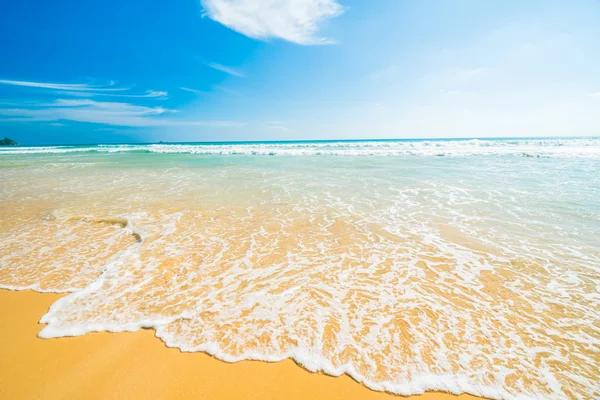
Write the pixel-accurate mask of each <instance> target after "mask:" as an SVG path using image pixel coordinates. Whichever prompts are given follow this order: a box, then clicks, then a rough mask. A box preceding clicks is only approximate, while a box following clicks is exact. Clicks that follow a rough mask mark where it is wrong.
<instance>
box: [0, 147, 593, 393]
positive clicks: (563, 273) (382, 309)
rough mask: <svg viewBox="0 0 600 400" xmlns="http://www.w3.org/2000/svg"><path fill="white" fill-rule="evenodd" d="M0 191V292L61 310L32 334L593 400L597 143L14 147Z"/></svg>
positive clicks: (392, 381) (384, 383) (0, 162)
mask: <svg viewBox="0 0 600 400" xmlns="http://www.w3.org/2000/svg"><path fill="white" fill-rule="evenodd" d="M268 155H273V157H268ZM442 156H443V157H442ZM0 178H1V179H2V185H1V191H0V193H1V196H0V204H1V208H0V287H4V288H10V289H16V290H22V289H33V290H37V291H50V292H72V294H70V295H69V296H67V297H65V298H63V299H61V300H59V301H58V302H57V303H55V304H54V305H53V306H52V308H51V309H50V311H49V312H48V314H46V315H45V316H44V317H43V318H42V322H44V323H46V324H48V325H47V326H46V327H45V328H44V329H43V330H42V331H41V332H40V336H41V337H57V336H68V335H80V334H85V333H87V332H90V331H98V330H109V331H123V330H135V329H140V328H141V327H152V328H154V329H156V332H157V336H159V337H160V338H161V339H162V340H164V341H165V343H166V344H167V345H168V346H173V347H178V348H180V349H182V350H184V351H206V352H209V353H211V354H214V355H216V356H217V357H219V358H221V359H224V360H226V361H236V360H241V359H260V360H268V361H276V360H281V359H284V358H288V357H293V358H295V359H296V360H297V361H298V362H299V363H301V364H302V365H303V366H305V368H307V369H309V370H313V371H314V370H324V371H325V372H327V373H329V374H334V375H339V374H342V373H349V374H350V375H352V376H353V377H354V378H356V379H357V380H359V381H361V382H363V383H364V384H366V385H367V386H369V387H371V388H373V389H377V390H388V391H391V392H394V393H400V394H415V393H421V392H422V391H423V390H433V389H439V390H446V391H451V392H454V393H462V392H469V393H472V394H476V395H483V396H487V397H491V398H506V399H509V398H539V399H563V398H583V399H592V398H597V397H598V396H600V384H599V380H598V376H600V234H599V233H600V139H593V138H592V139H589V138H588V139H528V140H516V139H511V140H468V141H381V142H376V141H375V142H360V141H358V142H357V141H354V142H313V143H306V142H296V143H260V144H252V143H246V144H241V145H233V144H212V145H190V144H168V145H112V146H48V147H17V148H6V149H1V150H0Z"/></svg>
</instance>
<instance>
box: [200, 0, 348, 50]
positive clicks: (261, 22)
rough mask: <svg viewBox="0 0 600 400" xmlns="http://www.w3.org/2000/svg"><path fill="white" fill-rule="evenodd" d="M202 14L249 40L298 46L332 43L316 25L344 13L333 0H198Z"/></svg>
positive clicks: (318, 25)
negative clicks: (267, 40) (287, 43)
mask: <svg viewBox="0 0 600 400" xmlns="http://www.w3.org/2000/svg"><path fill="white" fill-rule="evenodd" d="M201 2H202V5H203V6H204V10H205V13H206V15H207V16H208V17H209V18H211V19H212V20H214V21H217V22H219V23H221V24H223V25H225V26H226V27H228V28H230V29H233V30H234V31H236V32H239V33H241V34H243V35H246V36H248V37H251V38H253V39H260V40H266V39H270V38H276V39H283V40H287V41H289V42H293V43H298V44H302V45H310V44H327V43H332V42H333V41H332V40H330V39H327V38H324V37H320V36H318V31H319V28H320V26H321V25H322V24H323V23H325V22H326V21H327V20H329V19H331V18H334V17H336V16H338V15H340V14H342V12H343V11H344V9H343V7H342V6H341V5H340V4H339V3H338V2H337V1H336V0H279V1H273V0H201Z"/></svg>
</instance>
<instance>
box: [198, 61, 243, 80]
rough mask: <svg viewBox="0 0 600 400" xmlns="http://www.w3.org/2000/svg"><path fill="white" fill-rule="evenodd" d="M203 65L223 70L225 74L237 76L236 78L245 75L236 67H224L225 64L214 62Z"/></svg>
mask: <svg viewBox="0 0 600 400" xmlns="http://www.w3.org/2000/svg"><path fill="white" fill-rule="evenodd" d="M204 65H206V66H207V67H210V68H212V69H216V70H217V71H221V72H225V73H226V74H229V75H232V76H237V77H238V78H245V77H246V75H245V74H244V73H243V72H241V71H238V70H237V69H234V68H230V67H226V66H225V65H221V64H217V63H214V62H209V63H204Z"/></svg>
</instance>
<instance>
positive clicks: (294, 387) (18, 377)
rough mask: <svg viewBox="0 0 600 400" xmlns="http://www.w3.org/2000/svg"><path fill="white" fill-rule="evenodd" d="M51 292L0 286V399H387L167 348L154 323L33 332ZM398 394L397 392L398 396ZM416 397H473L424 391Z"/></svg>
mask: <svg viewBox="0 0 600 400" xmlns="http://www.w3.org/2000/svg"><path fill="white" fill-rule="evenodd" d="M60 297H61V295H56V294H40V293H36V292H30V291H26V292H13V291H7V290H0V305H1V308H2V310H3V312H2V316H3V318H2V319H3V323H2V327H1V328H0V346H1V348H0V354H2V358H3V362H2V367H0V398H4V399H37V398H43V399H81V398H86V399H109V398H114V399H116V398H121V399H122V398H129V399H131V398H154V399H167V398H168V399H175V398H176V399H308V398H321V399H381V400H383V399H393V398H401V397H399V396H395V395H391V394H387V393H381V392H374V391H372V390H369V389H367V388H366V387H364V386H362V385H361V384H359V383H357V382H355V381H353V380H352V379H351V378H349V377H347V376H341V377H330V376H326V375H323V374H314V373H310V372H307V371H305V370H304V369H302V368H301V367H300V366H298V365H296V364H295V363H294V362H293V361H291V360H286V361H283V362H279V363H265V362H255V361H243V362H239V363H235V364H229V363H226V362H223V361H219V360H217V359H215V358H213V357H211V356H209V355H206V354H203V353H182V352H180V351H179V349H172V348H167V347H166V346H165V345H164V343H163V342H161V341H160V340H159V339H158V338H156V337H155V336H154V331H153V330H141V331H137V332H122V333H93V334H88V335H84V336H81V337H76V338H59V339H39V338H38V337H37V336H36V335H37V333H38V332H39V330H40V329H41V325H39V324H38V323H37V321H38V320H39V319H40V317H41V316H42V315H43V314H44V313H45V312H46V311H47V309H48V307H49V306H50V305H51V304H52V303H53V302H54V301H56V300H57V299H58V298H60ZM402 398H404V397H402ZM410 398H414V399H421V400H451V399H464V400H466V399H475V397H473V396H468V395H461V396H458V397H457V396H453V395H450V394H444V393H426V394H425V395H423V396H415V397H410Z"/></svg>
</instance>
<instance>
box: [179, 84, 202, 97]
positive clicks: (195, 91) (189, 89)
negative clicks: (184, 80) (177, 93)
mask: <svg viewBox="0 0 600 400" xmlns="http://www.w3.org/2000/svg"><path fill="white" fill-rule="evenodd" d="M179 89H180V90H183V91H184V92H190V93H194V94H197V95H202V94H207V93H208V92H203V91H202V90H198V89H192V88H188V87H184V86H181V87H180V88H179Z"/></svg>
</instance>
